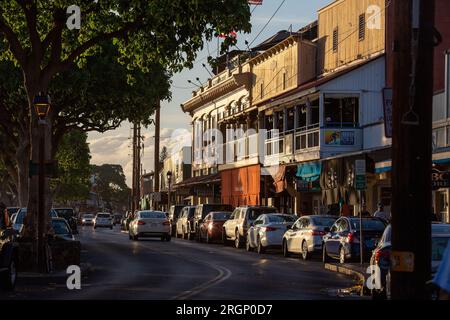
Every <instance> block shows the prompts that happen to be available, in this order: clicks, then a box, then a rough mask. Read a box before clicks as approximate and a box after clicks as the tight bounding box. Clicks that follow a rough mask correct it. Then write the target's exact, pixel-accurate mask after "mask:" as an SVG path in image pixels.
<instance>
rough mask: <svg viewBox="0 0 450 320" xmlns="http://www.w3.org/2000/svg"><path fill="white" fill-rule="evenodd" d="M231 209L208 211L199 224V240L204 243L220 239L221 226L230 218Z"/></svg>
mask: <svg viewBox="0 0 450 320" xmlns="http://www.w3.org/2000/svg"><path fill="white" fill-rule="evenodd" d="M231 213H232V212H231V211H213V212H210V213H209V214H208V215H207V216H206V217H205V219H203V222H202V223H201V224H200V227H199V231H198V235H199V237H200V241H203V240H205V241H206V243H210V242H212V241H217V240H222V230H223V229H222V227H223V224H224V223H225V221H227V220H228V219H230V217H231Z"/></svg>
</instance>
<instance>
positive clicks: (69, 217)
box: [53, 208, 78, 234]
mask: <svg viewBox="0 0 450 320" xmlns="http://www.w3.org/2000/svg"><path fill="white" fill-rule="evenodd" d="M53 210H55V211H56V213H57V214H58V217H59V218H64V219H66V221H67V223H68V224H69V226H70V229H72V232H73V233H74V234H77V233H78V226H77V219H76V217H75V211H74V210H73V209H72V208H53Z"/></svg>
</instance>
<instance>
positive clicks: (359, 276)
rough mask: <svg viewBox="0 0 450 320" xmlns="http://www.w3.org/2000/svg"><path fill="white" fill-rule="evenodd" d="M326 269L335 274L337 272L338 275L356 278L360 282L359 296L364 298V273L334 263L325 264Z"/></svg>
mask: <svg viewBox="0 0 450 320" xmlns="http://www.w3.org/2000/svg"><path fill="white" fill-rule="evenodd" d="M324 267H325V269H327V270H329V271H333V272H337V273H341V274H345V275H348V276H352V277H355V278H356V279H357V280H358V282H359V284H358V286H359V287H360V288H359V294H360V296H364V288H365V283H366V275H365V274H364V273H363V272H361V271H358V270H355V269H352V268H350V267H346V266H340V265H336V264H332V263H325V264H324Z"/></svg>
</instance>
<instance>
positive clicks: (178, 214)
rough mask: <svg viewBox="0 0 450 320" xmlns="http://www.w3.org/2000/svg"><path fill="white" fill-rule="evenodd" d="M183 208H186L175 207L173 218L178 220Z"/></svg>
mask: <svg viewBox="0 0 450 320" xmlns="http://www.w3.org/2000/svg"><path fill="white" fill-rule="evenodd" d="M183 208H184V207H183V206H175V209H174V213H173V216H174V217H177V218H178V217H179V216H180V214H181V210H182V209H183Z"/></svg>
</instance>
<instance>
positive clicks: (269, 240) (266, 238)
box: [246, 213, 296, 254]
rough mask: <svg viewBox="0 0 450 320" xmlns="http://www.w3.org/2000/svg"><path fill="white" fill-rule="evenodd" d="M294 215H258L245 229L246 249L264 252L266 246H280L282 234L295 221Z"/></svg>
mask: <svg viewBox="0 0 450 320" xmlns="http://www.w3.org/2000/svg"><path fill="white" fill-rule="evenodd" d="M295 219H296V216H293V215H288V214H282V213H270V214H262V215H260V216H259V217H258V218H257V219H256V220H255V221H254V222H253V223H252V224H251V226H250V228H249V229H248V231H247V241H246V249H247V251H251V250H253V249H255V248H256V249H257V252H258V253H260V254H261V253H264V252H265V251H266V249H267V248H278V247H280V248H281V245H282V243H283V235H284V233H285V232H286V230H287V229H289V228H290V227H291V226H292V225H293V224H294V222H295Z"/></svg>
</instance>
